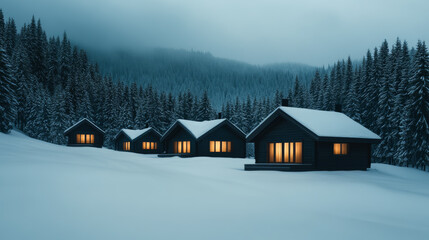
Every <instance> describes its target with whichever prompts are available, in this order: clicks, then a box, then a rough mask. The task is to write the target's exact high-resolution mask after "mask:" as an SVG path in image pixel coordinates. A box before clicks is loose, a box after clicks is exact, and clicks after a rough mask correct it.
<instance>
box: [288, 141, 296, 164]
mask: <svg viewBox="0 0 429 240" xmlns="http://www.w3.org/2000/svg"><path fill="white" fill-rule="evenodd" d="M293 145H294V143H293V142H291V143H290V146H289V152H290V162H295V158H294V157H295V154H294V152H295V151H294V146H293Z"/></svg>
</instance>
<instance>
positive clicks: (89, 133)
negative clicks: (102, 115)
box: [64, 118, 104, 148]
mask: <svg viewBox="0 0 429 240" xmlns="http://www.w3.org/2000/svg"><path fill="white" fill-rule="evenodd" d="M64 135H65V136H67V137H68V142H67V145H68V146H79V147H80V146H89V147H100V148H101V147H102V146H103V141H104V131H103V130H102V129H101V128H99V127H97V125H95V124H94V123H93V122H91V121H90V120H88V119H86V118H83V119H82V120H80V121H79V122H77V123H75V124H74V125H73V126H71V127H69V128H68V129H66V130H65V131H64Z"/></svg>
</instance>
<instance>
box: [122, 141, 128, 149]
mask: <svg viewBox="0 0 429 240" xmlns="http://www.w3.org/2000/svg"><path fill="white" fill-rule="evenodd" d="M122 149H123V150H124V151H130V142H124V143H123V146H122Z"/></svg>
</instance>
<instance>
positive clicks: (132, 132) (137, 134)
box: [114, 127, 161, 141]
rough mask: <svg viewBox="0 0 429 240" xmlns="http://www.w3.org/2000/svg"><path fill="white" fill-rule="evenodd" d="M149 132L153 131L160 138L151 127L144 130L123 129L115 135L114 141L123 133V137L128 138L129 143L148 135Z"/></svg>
mask: <svg viewBox="0 0 429 240" xmlns="http://www.w3.org/2000/svg"><path fill="white" fill-rule="evenodd" d="M151 130H152V131H154V132H155V133H156V134H158V135H159V136H161V134H159V133H158V132H157V131H156V130H155V129H153V128H151V127H148V128H144V129H126V128H123V129H121V130H120V131H119V132H118V134H116V136H115V138H114V139H115V140H116V139H117V138H118V137H119V135H120V134H121V133H124V134H125V135H127V136H128V137H129V138H130V140H131V141H133V140H134V139H136V138H138V137H140V136H142V135H145V134H147V133H149V132H150V131H151Z"/></svg>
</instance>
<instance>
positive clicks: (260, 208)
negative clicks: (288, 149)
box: [0, 131, 429, 240]
mask: <svg viewBox="0 0 429 240" xmlns="http://www.w3.org/2000/svg"><path fill="white" fill-rule="evenodd" d="M0 152H1V155H0V239H44V240H46V239H216V240H218V239H426V238H427V236H429V221H428V219H429V208H428V207H427V203H428V202H429V175H428V174H427V173H425V172H421V171H418V170H415V169H407V168H400V167H394V166H387V165H382V164H373V167H372V169H370V170H369V171H349V172H343V171H340V172H263V171H262V172H245V171H243V164H244V163H252V162H253V160H252V159H227V158H218V159H215V158H203V157H199V158H187V159H181V158H177V157H175V158H162V159H160V158H157V157H156V156H154V155H149V156H148V155H141V154H135V153H126V152H115V151H112V150H107V149H96V148H77V147H76V148H73V147H65V146H58V145H53V144H49V143H45V142H42V141H39V140H35V139H31V138H28V137H26V136H24V135H22V134H20V133H18V132H14V131H13V132H12V133H11V134H9V135H5V134H0Z"/></svg>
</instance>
